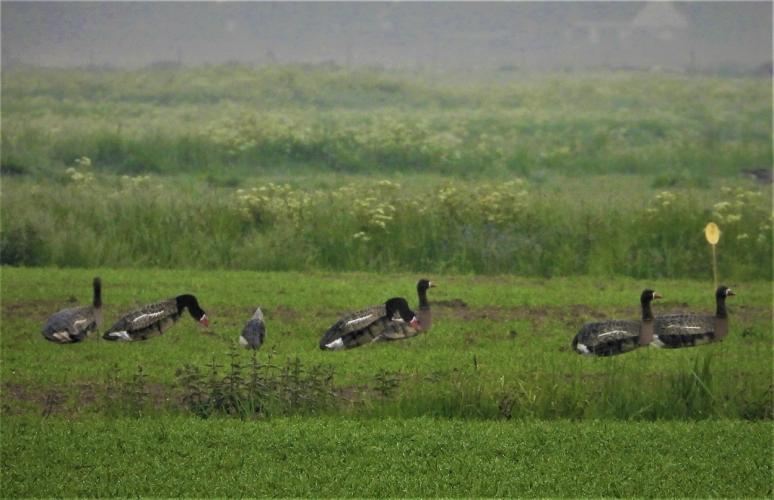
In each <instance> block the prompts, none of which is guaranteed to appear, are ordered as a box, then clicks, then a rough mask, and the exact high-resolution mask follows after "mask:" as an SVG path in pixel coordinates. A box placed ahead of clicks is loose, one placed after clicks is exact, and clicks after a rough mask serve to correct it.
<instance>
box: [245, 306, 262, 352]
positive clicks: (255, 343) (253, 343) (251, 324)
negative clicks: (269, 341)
mask: <svg viewBox="0 0 774 500" xmlns="http://www.w3.org/2000/svg"><path fill="white" fill-rule="evenodd" d="M264 339H266V324H265V323H264V322H263V312H262V311H261V308H260V307H259V308H258V309H256V310H255V313H253V317H252V318H250V321H248V322H247V324H246V325H245V327H244V328H242V334H241V335H240V336H239V345H241V346H242V347H244V348H245V349H258V348H260V347H261V345H262V344H263V341H264Z"/></svg>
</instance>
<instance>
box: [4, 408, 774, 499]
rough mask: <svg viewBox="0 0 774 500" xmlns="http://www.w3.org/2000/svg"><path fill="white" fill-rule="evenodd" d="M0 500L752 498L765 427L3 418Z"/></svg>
mask: <svg viewBox="0 0 774 500" xmlns="http://www.w3.org/2000/svg"><path fill="white" fill-rule="evenodd" d="M0 437H1V438H2V452H3V463H4V466H3V468H2V472H0V477H1V478H2V483H3V496H7V497H27V496H46V497H69V496H97V497H114V496H122V497H123V496H143V497H144V496H152V497H158V496H164V497H166V496H170V497H176V496H204V497H213V496H218V497H220V496H223V497H234V496H240V497H241V496H250V497H252V496H256V497H259V496H260V497H263V496H270V497H342V496H343V497H353V496H356V497H385V496H389V497H417V496H421V497H438V496H440V497H458V496H463V497H483V496H486V497H519V496H540V497H546V496H549V497H564V496H569V497H580V496H594V497H597V496H605V497H631V496H637V497H675V496H679V497H764V496H771V494H772V490H771V473H772V467H771V423H770V422H765V423H763V422H759V423H750V422H741V423H740V422H734V421H705V422H700V423H685V422H647V423H642V422H640V423H637V422H610V421H587V422H568V421H555V422H541V421H519V422H462V421H455V420H436V419H428V418H421V419H399V420H393V419H384V420H381V419H380V420H376V419H370V420H351V419H327V418H323V419H274V420H270V421H266V422H241V421H238V420H214V421H213V420H197V419H193V420H192V419H190V418H168V417H164V418H158V419H153V420H149V419H145V420H139V419H126V418H118V419H115V420H93V419H86V420H79V421H71V420H65V419H60V418H50V419H43V420H38V419H30V418H20V417H14V418H10V419H6V420H5V421H4V425H3V426H2V429H0Z"/></svg>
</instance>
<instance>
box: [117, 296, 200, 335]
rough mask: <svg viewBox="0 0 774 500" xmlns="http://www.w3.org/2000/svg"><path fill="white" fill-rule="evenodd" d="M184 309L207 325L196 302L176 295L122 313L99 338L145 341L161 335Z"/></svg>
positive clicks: (193, 298)
mask: <svg viewBox="0 0 774 500" xmlns="http://www.w3.org/2000/svg"><path fill="white" fill-rule="evenodd" d="M184 309H188V312H189V313H190V314H191V317H193V318H194V319H195V320H196V321H198V322H199V323H200V324H202V325H203V326H205V327H206V326H209V320H208V319H207V315H206V314H205V313H204V311H203V310H202V308H201V307H199V302H198V301H197V300H196V297H194V296H193V295H178V296H177V297H175V298H172V299H167V300H162V301H160V302H156V303H154V304H148V305H147V306H144V307H141V308H140V309H136V310H134V311H130V312H128V313H126V314H124V316H123V317H121V319H119V320H118V321H117V322H116V323H115V324H114V325H113V326H112V327H110V329H108V331H107V332H105V334H104V335H103V336H102V338H104V339H105V340H123V341H134V340H147V339H149V338H151V337H156V336H158V335H161V334H162V333H164V331H166V330H167V329H169V327H171V326H172V325H174V324H175V323H176V322H177V321H178V320H179V319H180V316H181V315H182V313H183V310H184Z"/></svg>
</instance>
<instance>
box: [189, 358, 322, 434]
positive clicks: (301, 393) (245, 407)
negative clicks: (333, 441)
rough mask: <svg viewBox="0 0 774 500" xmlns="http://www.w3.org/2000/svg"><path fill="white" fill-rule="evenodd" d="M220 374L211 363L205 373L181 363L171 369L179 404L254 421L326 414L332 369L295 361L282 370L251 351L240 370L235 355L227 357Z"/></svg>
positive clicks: (196, 411) (202, 413) (209, 413)
mask: <svg viewBox="0 0 774 500" xmlns="http://www.w3.org/2000/svg"><path fill="white" fill-rule="evenodd" d="M228 356H229V364H228V366H227V369H226V371H225V372H221V368H222V367H221V366H220V365H218V364H217V363H216V361H215V359H213V360H212V362H211V363H210V364H209V366H208V371H209V373H208V374H204V373H202V371H201V370H200V369H199V368H198V367H196V366H193V365H190V364H187V365H185V366H184V367H183V368H180V369H178V370H177V372H176V375H177V379H178V386H179V387H180V389H181V391H182V394H181V395H180V399H181V401H182V403H183V405H184V407H185V408H186V409H187V410H188V411H190V412H192V413H193V414H195V415H197V416H199V417H203V418H207V417H210V416H213V415H228V416H237V417H240V418H243V419H244V418H259V417H268V416H282V415H285V416H287V415H298V414H304V415H313V414H316V413H318V412H321V411H324V410H326V409H329V408H330V407H331V406H332V404H333V400H334V392H333V369H332V368H330V367H327V366H323V365H312V366H311V367H305V366H304V365H303V363H302V362H301V360H300V359H299V358H298V357H296V358H294V359H289V360H287V362H286V363H285V364H284V365H281V366H277V365H274V364H272V362H271V358H269V361H268V362H267V363H260V362H259V359H258V355H257V353H256V352H255V351H254V352H253V354H252V358H251V361H250V364H249V365H247V366H244V365H243V364H242V362H241V361H240V357H239V354H238V352H236V351H235V350H233V349H232V350H231V351H230V352H229V355H228Z"/></svg>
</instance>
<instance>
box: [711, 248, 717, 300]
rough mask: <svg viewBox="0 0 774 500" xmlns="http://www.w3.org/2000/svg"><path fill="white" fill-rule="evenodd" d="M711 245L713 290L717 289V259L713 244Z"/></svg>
mask: <svg viewBox="0 0 774 500" xmlns="http://www.w3.org/2000/svg"><path fill="white" fill-rule="evenodd" d="M711 246H712V281H713V283H714V285H715V286H714V287H713V290H717V289H718V259H717V256H716V254H715V245H711Z"/></svg>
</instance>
